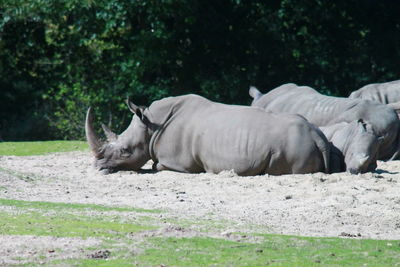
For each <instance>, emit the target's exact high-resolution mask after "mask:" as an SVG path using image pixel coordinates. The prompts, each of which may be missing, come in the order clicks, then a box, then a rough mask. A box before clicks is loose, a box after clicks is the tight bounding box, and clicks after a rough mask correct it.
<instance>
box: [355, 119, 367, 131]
mask: <svg viewBox="0 0 400 267" xmlns="http://www.w3.org/2000/svg"><path fill="white" fill-rule="evenodd" d="M357 124H358V125H359V127H360V129H361V130H363V131H367V124H366V123H365V122H364V120H363V119H358V121H357Z"/></svg>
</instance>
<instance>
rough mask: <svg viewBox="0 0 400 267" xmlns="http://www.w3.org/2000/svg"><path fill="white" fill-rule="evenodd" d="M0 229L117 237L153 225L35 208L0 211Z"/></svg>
mask: <svg viewBox="0 0 400 267" xmlns="http://www.w3.org/2000/svg"><path fill="white" fill-rule="evenodd" d="M0 225H1V226H0V227H1V232H2V233H3V234H7V235H36V236H55V237H82V238H88V237H108V238H111V237H112V238H118V237H121V236H124V235H126V234H128V233H134V232H138V231H143V230H149V229H153V228H154V227H150V226H142V225H138V224H131V223H121V222H113V221H108V220H107V218H100V217H98V216H95V217H89V216H77V215H72V214H54V215H43V214H41V213H37V212H27V213H23V214H10V213H7V212H0Z"/></svg>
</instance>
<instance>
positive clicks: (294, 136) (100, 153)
mask: <svg viewBox="0 0 400 267" xmlns="http://www.w3.org/2000/svg"><path fill="white" fill-rule="evenodd" d="M128 106H129V107H130V109H131V111H132V112H133V113H135V114H136V115H134V116H133V118H132V122H131V124H130V125H129V127H128V128H127V129H126V130H125V131H124V132H123V133H122V134H121V135H118V136H117V135H115V134H112V132H111V131H110V130H109V129H108V128H106V127H103V128H104V129H105V131H106V135H107V136H108V137H111V140H110V141H109V142H108V143H106V144H103V145H102V144H101V143H100V142H99V141H98V140H99V139H98V137H97V136H96V135H95V132H94V129H93V122H92V115H91V109H90V108H89V110H88V113H87V116H86V127H85V128H86V136H87V140H88V143H89V145H90V147H91V149H92V151H93V153H94V156H95V166H96V167H97V168H98V169H99V170H104V171H105V172H113V171H118V170H139V169H140V168H141V167H142V166H143V165H144V164H145V163H146V162H147V161H148V160H149V159H152V160H153V161H154V163H155V164H154V166H153V167H154V168H156V169H157V170H174V171H179V172H187V173H199V172H204V171H206V172H211V173H219V172H221V171H223V170H231V169H233V170H234V171H235V172H236V173H237V174H238V175H258V174H265V173H268V174H273V175H280V174H292V173H314V172H323V171H325V172H329V153H330V151H329V149H330V146H329V143H328V141H327V140H326V138H325V136H324V135H323V133H322V132H321V131H320V130H319V129H317V128H316V127H315V126H313V125H311V124H310V123H308V122H307V121H306V120H305V119H304V118H302V117H301V116H297V115H276V114H272V113H268V112H265V111H264V110H262V109H255V108H250V107H245V106H234V105H224V104H219V103H215V102H211V101H209V100H207V99H205V98H203V97H200V96H197V95H185V96H178V97H169V98H164V99H162V100H159V101H155V102H153V103H152V104H151V105H150V107H149V108H146V109H141V108H138V107H137V106H135V105H134V104H133V103H131V102H130V101H128Z"/></svg>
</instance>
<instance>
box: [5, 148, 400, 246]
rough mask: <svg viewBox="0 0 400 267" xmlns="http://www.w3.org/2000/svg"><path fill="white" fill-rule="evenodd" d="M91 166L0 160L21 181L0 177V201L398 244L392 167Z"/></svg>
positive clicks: (70, 158) (396, 181)
mask: <svg viewBox="0 0 400 267" xmlns="http://www.w3.org/2000/svg"><path fill="white" fill-rule="evenodd" d="M91 163H92V157H91V155H90V153H89V152H70V153H58V154H50V155H46V156H30V157H14V156H3V157H0V167H1V168H3V169H6V170H8V171H10V170H11V171H16V172H18V173H24V174H25V175H24V176H23V177H22V178H20V179H17V178H16V177H14V175H2V174H1V172H0V198H10V199H21V200H36V201H39V200H40V201H55V202H69V203H94V204H106V205H118V206H132V207H137V208H146V209H162V210H165V211H166V213H167V214H169V215H170V216H176V217H177V218H182V219H187V218H189V219H192V220H195V219H212V220H229V221H231V222H233V225H235V227H234V228H235V230H237V229H240V227H242V226H243V227H248V225H257V226H258V227H257V228H258V229H263V230H264V232H269V233H280V234H295V235H302V236H336V237H337V236H348V237H356V238H374V239H400V173H399V172H400V161H392V162H379V165H378V170H377V172H375V173H367V174H362V175H350V174H347V173H339V174H332V175H326V174H322V173H316V174H308V175H283V176H268V175H264V176H254V177H239V176H237V175H236V174H234V173H232V172H229V171H227V172H223V173H220V174H218V175H214V174H207V173H202V174H184V173H177V172H170V171H162V172H157V173H154V172H152V171H150V169H151V162H149V163H148V164H146V166H145V167H144V169H145V171H144V172H142V173H136V172H118V173H115V174H111V175H102V174H100V173H99V172H97V171H96V170H94V169H93V168H92V166H91ZM32 179H33V180H34V182H32V181H31V180H32ZM0 242H1V239H0ZM71 242H72V241H71Z"/></svg>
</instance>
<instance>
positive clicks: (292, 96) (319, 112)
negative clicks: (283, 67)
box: [249, 83, 399, 160]
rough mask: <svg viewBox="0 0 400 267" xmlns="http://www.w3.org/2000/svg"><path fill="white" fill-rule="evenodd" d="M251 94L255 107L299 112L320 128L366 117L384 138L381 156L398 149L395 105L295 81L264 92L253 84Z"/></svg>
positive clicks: (385, 158) (393, 154)
mask: <svg viewBox="0 0 400 267" xmlns="http://www.w3.org/2000/svg"><path fill="white" fill-rule="evenodd" d="M249 94H250V95H251V96H252V97H253V98H254V100H253V102H252V106H256V107H261V108H263V109H265V110H267V111H272V112H280V113H289V114H290V113H291V114H300V115H302V116H304V117H305V118H306V119H307V120H308V121H309V122H311V123H313V124H315V125H317V126H318V127H321V126H329V125H333V124H337V123H341V122H348V123H351V122H352V121H357V120H359V119H363V121H365V122H366V123H368V124H370V125H371V128H372V131H373V133H374V134H375V135H376V136H382V137H383V138H382V141H381V142H380V144H379V149H378V159H382V160H388V159H391V157H394V156H395V153H396V154H397V151H398V150H399V149H398V143H399V142H398V131H399V119H398V117H397V115H396V112H395V111H394V110H393V109H392V108H390V107H388V106H386V105H383V104H381V103H378V102H374V101H368V100H362V99H348V98H343V97H332V96H325V95H322V94H320V93H318V92H317V91H315V90H314V89H312V88H310V87H307V86H297V85H296V84H293V83H289V84H284V85H282V86H279V87H278V88H275V89H273V90H271V91H270V92H268V93H267V94H265V95H263V94H262V93H261V92H260V91H259V90H257V89H256V88H255V87H251V88H250V91H249Z"/></svg>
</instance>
